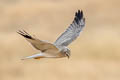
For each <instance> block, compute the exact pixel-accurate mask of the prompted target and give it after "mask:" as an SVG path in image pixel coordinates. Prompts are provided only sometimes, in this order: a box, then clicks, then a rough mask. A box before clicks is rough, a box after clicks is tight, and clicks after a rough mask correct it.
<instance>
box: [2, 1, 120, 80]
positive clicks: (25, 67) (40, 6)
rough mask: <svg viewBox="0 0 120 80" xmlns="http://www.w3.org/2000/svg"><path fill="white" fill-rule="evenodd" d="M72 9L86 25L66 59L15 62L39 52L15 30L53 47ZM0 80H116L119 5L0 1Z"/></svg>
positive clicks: (119, 61) (119, 70)
mask: <svg viewBox="0 0 120 80" xmlns="http://www.w3.org/2000/svg"><path fill="white" fill-rule="evenodd" d="M78 9H82V10H83V12H84V16H85V18H86V26H85V28H84V30H83V32H82V33H81V35H80V37H79V38H78V39H77V40H76V41H74V42H73V43H72V44H71V45H70V46H69V48H70V49H71V52H72V53H71V57H70V59H67V58H59V59H41V60H34V59H30V60H25V61H21V60H20V59H21V58H23V57H25V56H30V55H32V54H35V53H38V52H39V51H37V50H35V49H34V48H32V46H31V45H30V44H29V43H28V42H27V41H26V40H25V39H24V38H23V37H22V36H20V35H18V34H17V33H16V31H17V30H19V29H24V30H26V31H27V32H28V33H30V34H32V35H36V36H37V37H38V38H39V39H41V40H47V41H49V42H54V41H55V40H56V39H57V38H58V36H59V35H60V34H61V33H62V32H63V31H64V30H65V29H66V28H67V27H68V26H69V25H70V24H71V23H72V21H73V18H74V14H75V12H76V11H77V10H78ZM0 80H120V1H119V0H84V1H83V0H0Z"/></svg>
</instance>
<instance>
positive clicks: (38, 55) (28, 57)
mask: <svg viewBox="0 0 120 80" xmlns="http://www.w3.org/2000/svg"><path fill="white" fill-rule="evenodd" d="M31 58H33V59H40V58H44V56H43V54H41V53H39V54H34V55H32V56H27V57H25V58H22V59H21V60H26V59H31Z"/></svg>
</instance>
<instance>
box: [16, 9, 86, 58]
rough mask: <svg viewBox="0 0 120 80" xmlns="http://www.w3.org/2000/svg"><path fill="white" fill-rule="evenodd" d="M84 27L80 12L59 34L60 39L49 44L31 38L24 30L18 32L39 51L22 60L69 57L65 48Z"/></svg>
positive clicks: (80, 11)
mask: <svg viewBox="0 0 120 80" xmlns="http://www.w3.org/2000/svg"><path fill="white" fill-rule="evenodd" d="M84 26H85V18H84V15H83V11H82V10H78V11H77V12H76V13H75V17H74V20H73V22H72V24H70V26H69V27H68V28H67V29H66V30H65V32H63V33H62V34H61V36H60V37H58V39H57V40H56V41H55V42H54V43H49V42H45V41H42V40H39V39H38V38H36V37H34V36H31V35H30V34H28V33H27V32H26V31H25V30H18V31H17V33H18V34H20V35H22V36H23V37H24V38H25V39H26V40H27V41H28V42H30V43H31V45H32V46H33V47H34V48H36V49H37V50H40V52H39V53H37V54H34V55H31V56H28V57H25V58H23V59H22V60H24V59H30V58H34V59H40V58H62V57H68V58H69V57H70V53H71V52H70V49H69V48H68V47H67V46H68V45H69V44H70V43H71V42H72V41H74V40H75V39H76V38H77V37H78V36H79V35H80V32H81V31H82V29H83V28H84Z"/></svg>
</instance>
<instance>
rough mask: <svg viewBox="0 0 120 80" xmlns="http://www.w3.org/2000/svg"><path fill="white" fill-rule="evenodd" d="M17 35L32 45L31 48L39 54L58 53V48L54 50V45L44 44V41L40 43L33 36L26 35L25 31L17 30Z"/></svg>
mask: <svg viewBox="0 0 120 80" xmlns="http://www.w3.org/2000/svg"><path fill="white" fill-rule="evenodd" d="M17 33H18V34H20V35H22V36H23V37H24V38H25V39H26V40H27V41H28V42H30V43H31V44H32V46H33V47H35V48H36V49H38V50H40V51H41V52H45V51H47V52H48V51H51V50H52V51H53V52H54V51H58V48H56V46H55V45H53V44H51V43H48V42H45V41H41V40H39V39H37V38H35V37H33V36H31V35H30V34H28V33H27V32H26V31H24V30H22V31H21V30H19V31H17Z"/></svg>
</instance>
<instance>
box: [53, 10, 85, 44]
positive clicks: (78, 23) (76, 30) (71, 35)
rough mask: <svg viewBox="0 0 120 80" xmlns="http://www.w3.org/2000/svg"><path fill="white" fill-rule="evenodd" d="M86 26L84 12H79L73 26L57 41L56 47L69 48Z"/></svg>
mask: <svg viewBox="0 0 120 80" xmlns="http://www.w3.org/2000/svg"><path fill="white" fill-rule="evenodd" d="M84 26H85V18H84V16H83V12H82V11H80V10H78V12H76V13H75V18H74V20H73V22H72V24H71V25H70V26H69V27H68V28H67V29H66V31H65V32H64V33H62V35H61V36H60V37H59V38H58V39H57V40H56V41H55V43H54V44H55V45H57V46H68V45H69V44H70V43H71V42H72V41H73V40H75V39H76V38H77V37H78V36H79V34H80V32H81V31H82V29H83V27H84Z"/></svg>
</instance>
